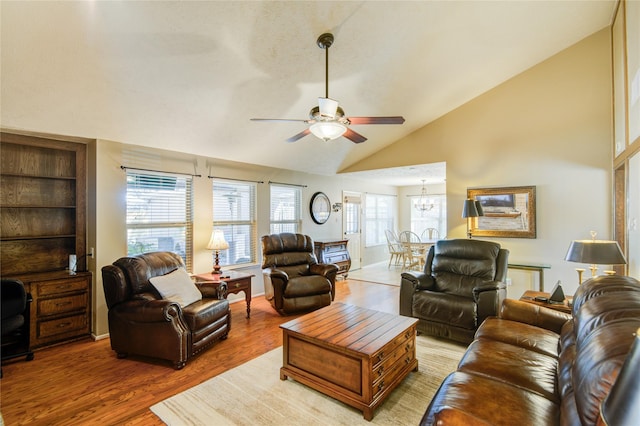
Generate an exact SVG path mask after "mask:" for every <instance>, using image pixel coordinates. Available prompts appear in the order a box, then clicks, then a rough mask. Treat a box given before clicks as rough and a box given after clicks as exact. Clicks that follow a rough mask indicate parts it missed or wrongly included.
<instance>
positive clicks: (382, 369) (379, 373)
mask: <svg viewBox="0 0 640 426" xmlns="http://www.w3.org/2000/svg"><path fill="white" fill-rule="evenodd" d="M382 373H384V366H382V367H380V368H378V376H382Z"/></svg>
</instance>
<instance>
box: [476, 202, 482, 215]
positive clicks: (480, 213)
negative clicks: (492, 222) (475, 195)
mask: <svg viewBox="0 0 640 426" xmlns="http://www.w3.org/2000/svg"><path fill="white" fill-rule="evenodd" d="M476 210H477V211H478V216H484V210H483V209H482V204H480V201H478V200H476Z"/></svg>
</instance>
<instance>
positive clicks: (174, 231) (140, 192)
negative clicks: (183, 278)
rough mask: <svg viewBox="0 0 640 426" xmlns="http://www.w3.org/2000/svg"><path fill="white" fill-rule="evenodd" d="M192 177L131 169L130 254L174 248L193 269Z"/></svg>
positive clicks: (128, 179)
mask: <svg viewBox="0 0 640 426" xmlns="http://www.w3.org/2000/svg"><path fill="white" fill-rule="evenodd" d="M191 183H192V177H191V176H179V175H170V174H161V173H154V172H136V171H132V170H129V171H127V254H128V255H129V256H131V255H135V254H140V253H147V252H150V251H172V252H174V253H177V254H179V255H180V256H182V258H183V259H184V262H185V265H186V266H187V270H188V271H191V270H192V268H191V267H192V258H193V238H192V234H193V215H192V190H191Z"/></svg>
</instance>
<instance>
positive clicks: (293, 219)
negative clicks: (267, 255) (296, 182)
mask: <svg viewBox="0 0 640 426" xmlns="http://www.w3.org/2000/svg"><path fill="white" fill-rule="evenodd" d="M269 192H270V194H271V209H270V211H271V213H270V231H271V233H272V234H280V233H282V232H292V233H296V232H301V226H302V219H301V211H302V208H301V205H302V189H301V188H300V187H296V186H290V185H278V184H274V183H272V184H270V185H269Z"/></svg>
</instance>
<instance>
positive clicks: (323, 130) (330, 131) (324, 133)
mask: <svg viewBox="0 0 640 426" xmlns="http://www.w3.org/2000/svg"><path fill="white" fill-rule="evenodd" d="M309 130H310V131H311V133H313V135H314V136H315V137H317V138H319V139H322V140H323V141H325V142H326V141H330V140H333V139H338V138H339V137H340V136H342V135H344V133H345V132H346V131H347V127H346V126H345V125H343V124H341V123H338V122H336V121H320V122H318V123H314V124H312V125H311V127H309Z"/></svg>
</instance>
